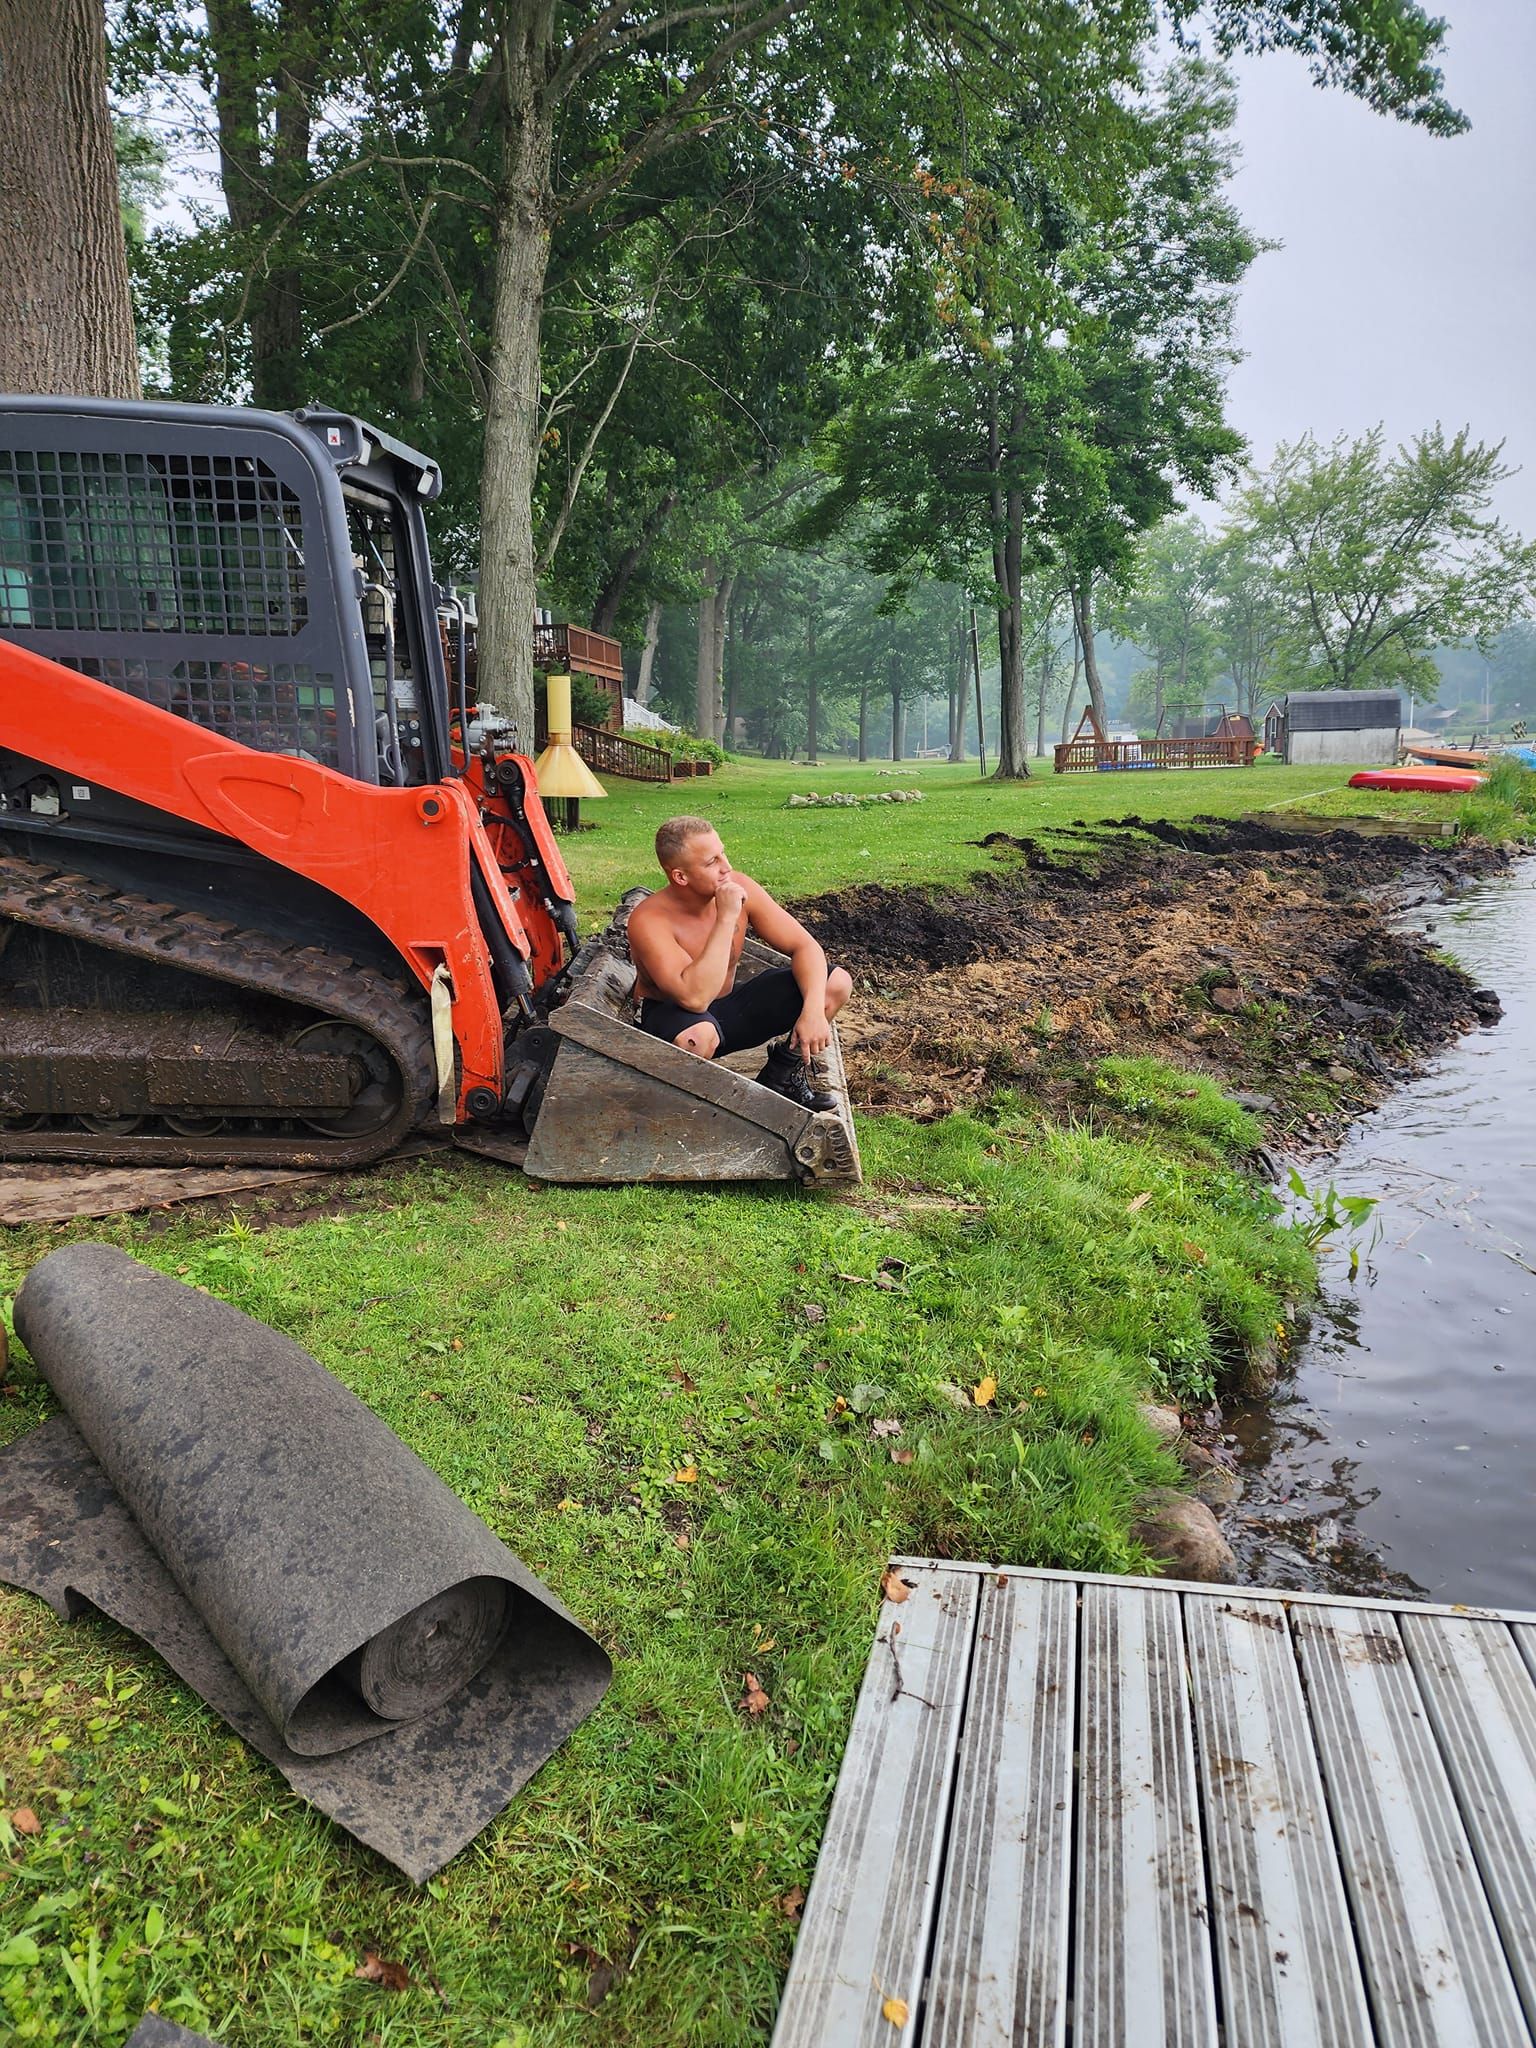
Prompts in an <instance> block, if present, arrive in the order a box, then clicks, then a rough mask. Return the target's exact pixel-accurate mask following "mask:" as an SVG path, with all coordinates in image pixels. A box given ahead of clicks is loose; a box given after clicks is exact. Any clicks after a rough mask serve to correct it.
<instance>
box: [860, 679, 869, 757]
mask: <svg viewBox="0 0 1536 2048" xmlns="http://www.w3.org/2000/svg"><path fill="white" fill-rule="evenodd" d="M859 759H860V760H861V761H867V760H868V759H869V685H868V684H867V683H860V685H859Z"/></svg>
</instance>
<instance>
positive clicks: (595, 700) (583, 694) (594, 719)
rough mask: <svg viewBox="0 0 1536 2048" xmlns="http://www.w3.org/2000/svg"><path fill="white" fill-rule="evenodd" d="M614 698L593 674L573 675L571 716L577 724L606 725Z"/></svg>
mask: <svg viewBox="0 0 1536 2048" xmlns="http://www.w3.org/2000/svg"><path fill="white" fill-rule="evenodd" d="M612 708H613V699H612V698H611V697H610V696H609V694H608V692H607V691H606V690H605V689H604V688H603V686H602V684H601V683H599V682H596V681H594V680H593V678H592V677H591V676H583V675H573V676H572V677H571V717H572V719H573V720H574V721H575V723H576V724H577V725H606V724H607V723H608V714H609V712H610V711H611V710H612Z"/></svg>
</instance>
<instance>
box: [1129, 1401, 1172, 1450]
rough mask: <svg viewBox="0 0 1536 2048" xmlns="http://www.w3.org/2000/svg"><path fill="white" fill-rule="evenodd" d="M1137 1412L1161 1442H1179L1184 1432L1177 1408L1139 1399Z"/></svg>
mask: <svg viewBox="0 0 1536 2048" xmlns="http://www.w3.org/2000/svg"><path fill="white" fill-rule="evenodd" d="M1136 1412H1137V1414H1138V1415H1139V1416H1140V1417H1141V1419H1142V1421H1143V1422H1144V1423H1145V1424H1146V1425H1147V1427H1148V1429H1150V1430H1151V1432H1152V1434H1153V1435H1154V1436H1155V1437H1156V1438H1157V1440H1158V1442H1159V1443H1160V1444H1172V1443H1177V1441H1178V1440H1179V1438H1180V1437H1181V1436H1182V1435H1183V1434H1184V1425H1183V1423H1182V1422H1181V1421H1180V1420H1179V1411H1178V1409H1177V1408H1164V1407H1162V1406H1161V1405H1160V1404H1159V1403H1158V1402H1156V1401H1138V1402H1137V1404H1136Z"/></svg>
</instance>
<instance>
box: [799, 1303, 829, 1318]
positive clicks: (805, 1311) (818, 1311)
mask: <svg viewBox="0 0 1536 2048" xmlns="http://www.w3.org/2000/svg"><path fill="white" fill-rule="evenodd" d="M800 1313H801V1315H803V1316H804V1317H805V1320H806V1321H807V1322H808V1323H824V1322H825V1321H826V1320H827V1312H826V1310H825V1309H824V1308H823V1307H822V1306H821V1303H820V1302H818V1301H808V1302H806V1304H805V1305H804V1307H803V1308H802V1309H801V1311H800Z"/></svg>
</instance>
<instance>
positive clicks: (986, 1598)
mask: <svg viewBox="0 0 1536 2048" xmlns="http://www.w3.org/2000/svg"><path fill="white" fill-rule="evenodd" d="M898 1569H899V1571H900V1574H901V1587H902V1590H903V1591H904V1593H905V1595H906V1597H905V1598H904V1599H901V1600H899V1601H892V1600H887V1601H886V1603H885V1605H884V1606H883V1608H882V1610H881V1614H880V1623H879V1627H878V1630H877V1632H876V1637H875V1646H874V1650H873V1653H872V1655H871V1657H870V1662H869V1666H868V1669H867V1671H866V1672H865V1676H864V1682H863V1686H862V1688H861V1691H860V1694H859V1702H858V1707H857V1710H856V1712H855V1716H854V1723H853V1728H852V1731H851V1733H850V1736H849V1741H848V1749H847V1753H846V1756H845V1758H844V1762H843V1768H842V1773H841V1776H840V1777H839V1779H838V1785H837V1791H836V1794H835V1796H834V1799H833V1805H832V1812H831V1817H830V1819H829V1822H828V1825H827V1832H826V1837H825V1840H824V1842H823V1845H822V1850H821V1855H820V1858H819V1860H818V1863H817V1866H816V1873H815V1877H814V1880H813V1882H812V1885H811V1890H810V1896H809V1899H808V1900H807V1903H806V1907H805V1913H804V1919H803V1922H802V1925H801V1929H800V1935H799V1940H798V1942H797V1943H796V1947H795V1953H794V1957H793V1960H792V1963H791V1966H790V1971H789V1978H788V1982H787V1984H786V1986H785V1991H784V1998H783V2003H782V2005H781V2007H780V2012H779V2018H778V2024H777V2026H776V2028H775V2031H774V2035H773V2048H1067V2044H1069V2043H1070V2044H1071V2048H1159V2044H1165V2043H1166V2044H1169V2048H1303V2044H1306V2048H1372V2044H1377V2043H1380V2044H1388V2048H1530V2044H1531V2043H1532V2040H1533V2037H1536V1615H1515V1614H1502V1613H1498V1612H1495V1611H1492V1610H1487V1609H1479V1608H1452V1607H1432V1606H1409V1605H1406V1604H1400V1603H1390V1602H1383V1601H1367V1600H1362V1601H1358V1602H1352V1601H1348V1600H1343V1599H1335V1598H1331V1597H1328V1596H1325V1595H1319V1594H1301V1593H1276V1592H1264V1591H1249V1590H1246V1589H1243V1588H1236V1587H1230V1586H1212V1585H1192V1584H1181V1583H1178V1582H1175V1581H1171V1580H1161V1579H1130V1578H1097V1577H1092V1576H1085V1575H1080V1574H1073V1573H1068V1572H1047V1571H1025V1570H1015V1569H1012V1568H1009V1567H1004V1568H995V1567H991V1566H984V1565H970V1564H955V1563H951V1562H943V1563H931V1562H930V1563H925V1562H921V1561H919V1560H915V1559H912V1560H898Z"/></svg>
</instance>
